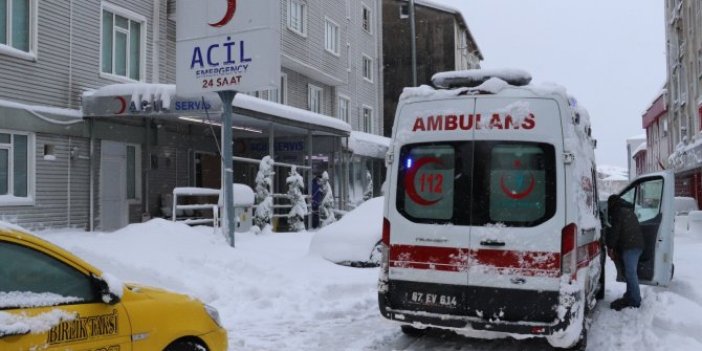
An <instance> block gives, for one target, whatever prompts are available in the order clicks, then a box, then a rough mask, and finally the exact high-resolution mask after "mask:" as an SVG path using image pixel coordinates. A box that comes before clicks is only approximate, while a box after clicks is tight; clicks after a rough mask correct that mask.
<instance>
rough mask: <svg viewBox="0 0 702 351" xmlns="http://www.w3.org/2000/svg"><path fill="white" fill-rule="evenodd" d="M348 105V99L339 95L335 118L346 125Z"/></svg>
mask: <svg viewBox="0 0 702 351" xmlns="http://www.w3.org/2000/svg"><path fill="white" fill-rule="evenodd" d="M349 103H350V100H349V98H347V97H346V96H342V95H339V99H338V102H337V108H336V117H337V118H339V119H340V120H342V121H344V122H346V123H348V122H349Z"/></svg>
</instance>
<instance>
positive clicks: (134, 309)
mask: <svg viewBox="0 0 702 351" xmlns="http://www.w3.org/2000/svg"><path fill="white" fill-rule="evenodd" d="M38 349H41V350H105V351H118V350H134V351H137V350H143V351H154V350H159V351H160V350H165V351H197V350H210V351H224V350H226V349H227V333H226V331H225V330H224V329H223V328H222V326H221V324H220V321H219V315H218V312H217V311H216V310H215V309H214V308H212V307H210V306H207V305H205V304H203V303H202V302H200V301H198V300H196V299H194V298H192V297H189V296H185V295H181V294H176V293H172V292H168V291H165V290H160V289H157V288H151V287H146V286H139V285H134V284H123V283H121V282H120V281H119V280H117V279H115V278H113V277H112V276H110V275H109V274H105V273H103V272H101V271H100V270H99V269H97V268H95V267H93V266H92V265H90V264H88V263H87V262H85V261H83V260H82V259H80V258H78V257H77V256H75V255H73V254H71V253H70V252H68V251H66V250H63V249H61V248H60V247H58V246H56V245H53V244H51V243H49V242H47V241H45V240H42V239H40V238H38V237H36V236H34V235H32V234H29V233H27V232H26V231H24V230H22V229H21V228H18V227H15V226H12V225H9V224H5V223H1V222H0V350H8V351H9V350H17V351H23V350H38Z"/></svg>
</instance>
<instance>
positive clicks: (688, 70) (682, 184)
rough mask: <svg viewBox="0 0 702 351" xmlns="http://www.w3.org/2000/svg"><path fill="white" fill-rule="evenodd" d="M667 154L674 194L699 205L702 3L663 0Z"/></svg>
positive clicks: (701, 193) (701, 175) (701, 196)
mask: <svg viewBox="0 0 702 351" xmlns="http://www.w3.org/2000/svg"><path fill="white" fill-rule="evenodd" d="M665 19H666V20H665V24H666V28H665V31H666V42H667V60H666V61H667V71H668V86H667V98H666V102H667V109H668V112H667V113H668V119H669V123H668V128H669V129H668V130H667V131H665V133H667V134H668V133H669V138H668V147H669V150H670V151H671V155H670V157H669V158H668V161H669V165H670V168H671V169H674V170H675V175H676V194H677V195H678V196H692V197H695V198H696V199H697V201H698V203H700V204H701V205H702V133H700V131H702V26H700V25H699V24H700V23H702V3H700V2H699V1H693V0H666V1H665Z"/></svg>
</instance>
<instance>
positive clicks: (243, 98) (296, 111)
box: [234, 94, 352, 133]
mask: <svg viewBox="0 0 702 351" xmlns="http://www.w3.org/2000/svg"><path fill="white" fill-rule="evenodd" d="M234 107H239V108H243V109H247V110H253V111H258V112H262V113H266V114H269V115H273V116H278V117H280V118H283V119H287V120H292V121H298V122H306V123H309V124H314V125H318V126H325V127H328V128H332V129H336V130H340V131H344V132H347V133H350V132H351V130H352V129H351V125H350V124H348V123H346V122H344V121H342V120H340V119H336V118H333V117H329V116H325V115H322V114H319V113H314V112H312V111H307V110H303V109H300V108H297V107H292V106H288V105H282V104H278V103H275V102H271V101H266V100H262V99H259V98H256V97H253V96H249V95H246V94H237V95H236V97H235V98H234Z"/></svg>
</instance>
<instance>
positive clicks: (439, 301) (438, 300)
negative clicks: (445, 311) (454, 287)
mask: <svg viewBox="0 0 702 351" xmlns="http://www.w3.org/2000/svg"><path fill="white" fill-rule="evenodd" d="M408 300H409V301H410V302H411V303H414V304H420V305H424V306H436V307H444V308H456V307H458V298H457V297H456V296H455V295H447V294H434V293H428V292H421V291H412V292H410V293H409V296H408Z"/></svg>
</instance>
